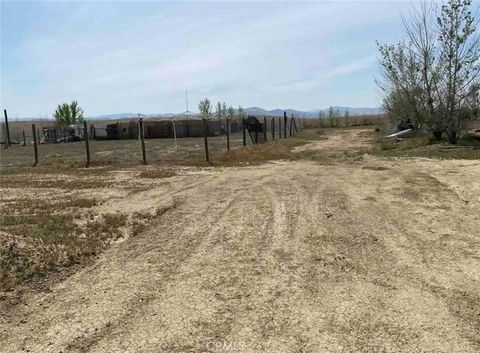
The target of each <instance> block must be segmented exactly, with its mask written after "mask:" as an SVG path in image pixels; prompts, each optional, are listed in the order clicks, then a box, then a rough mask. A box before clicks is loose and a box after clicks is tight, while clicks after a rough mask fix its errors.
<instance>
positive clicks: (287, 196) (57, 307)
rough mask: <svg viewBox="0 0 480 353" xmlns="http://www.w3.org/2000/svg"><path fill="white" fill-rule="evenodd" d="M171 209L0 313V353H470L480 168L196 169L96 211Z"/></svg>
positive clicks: (478, 323) (478, 321)
mask: <svg viewBox="0 0 480 353" xmlns="http://www.w3.org/2000/svg"><path fill="white" fill-rule="evenodd" d="M318 146H321V144H318ZM318 146H317V147H316V148H321V147H318ZM309 148H311V146H310V147H309ZM122 178H125V179H128V178H129V174H128V173H124V174H122ZM172 204H175V207H173V208H171V209H170V210H169V211H167V212H166V213H164V214H163V215H161V216H159V217H158V218H157V219H155V220H154V222H153V223H152V226H151V227H149V229H148V230H147V231H145V232H143V233H141V234H140V235H138V236H136V237H132V238H129V239H127V240H126V241H124V242H121V243H119V244H116V245H114V246H112V247H111V248H110V249H109V250H108V251H106V252H105V253H104V254H103V255H102V256H101V257H100V259H99V260H98V261H97V262H96V263H95V264H94V265H93V266H89V267H86V268H84V269H82V270H81V271H79V272H77V273H76V274H74V275H72V276H71V277H69V278H68V279H66V280H65V281H63V282H62V283H60V284H57V285H55V286H54V287H53V288H51V291H49V292H47V293H36V294H31V295H29V296H27V298H25V301H24V302H22V303H20V304H18V305H17V306H15V307H13V308H11V309H10V310H8V311H7V312H6V313H3V315H2V316H1V319H0V320H1V321H0V347H2V348H1V350H2V351H4V352H23V351H25V352H26V351H28V352H239V353H243V352H248V353H253V352H255V353H256V352H269V353H270V352H271V353H280V352H289V353H290V352H479V351H480V235H479V234H480V161H435V160H421V159H410V160H406V159H403V160H400V159H399V160H386V159H379V158H374V157H369V156H365V158H364V160H363V161H359V162H356V163H339V164H337V165H322V164H319V163H316V162H308V161H296V162H276V163H271V164H266V165H263V166H259V167H248V168H226V169H211V170H204V171H200V172H189V173H185V174H183V175H180V176H175V177H171V178H167V179H164V181H162V183H156V184H155V185H152V187H151V188H150V189H149V190H145V191H144V192H141V193H138V194H136V196H135V198H131V199H117V200H114V201H112V202H111V203H110V204H107V205H102V207H113V208H119V209H123V210H124V211H125V210H127V211H128V210H130V211H135V210H136V209H138V208H148V207H159V206H162V205H165V206H168V205H172Z"/></svg>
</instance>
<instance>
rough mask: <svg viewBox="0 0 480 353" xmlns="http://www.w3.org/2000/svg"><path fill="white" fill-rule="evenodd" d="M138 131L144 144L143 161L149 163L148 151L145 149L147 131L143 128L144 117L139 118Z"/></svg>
mask: <svg viewBox="0 0 480 353" xmlns="http://www.w3.org/2000/svg"><path fill="white" fill-rule="evenodd" d="M138 130H139V131H138V132H139V135H140V142H141V145H142V163H143V164H145V165H146V164H147V153H146V151H145V133H144V130H143V118H140V119H138Z"/></svg>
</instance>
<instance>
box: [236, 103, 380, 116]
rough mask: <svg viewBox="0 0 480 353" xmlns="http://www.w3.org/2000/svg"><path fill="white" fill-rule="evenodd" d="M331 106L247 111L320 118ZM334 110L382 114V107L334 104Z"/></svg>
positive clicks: (256, 113)
mask: <svg viewBox="0 0 480 353" xmlns="http://www.w3.org/2000/svg"><path fill="white" fill-rule="evenodd" d="M329 109H330V108H325V109H313V110H308V111H302V110H295V109H273V110H265V109H262V108H258V107H251V108H245V109H244V110H245V112H247V113H248V114H252V115H274V116H279V115H283V112H284V111H285V112H287V115H288V116H290V115H292V114H293V115H294V116H297V117H305V118H318V113H319V112H322V113H323V116H326V115H327V113H328V111H329ZM332 109H333V111H334V112H335V113H336V114H337V115H345V112H347V111H348V113H349V114H350V115H377V114H382V113H383V110H382V108H353V107H340V106H333V107H332Z"/></svg>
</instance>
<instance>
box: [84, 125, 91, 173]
mask: <svg viewBox="0 0 480 353" xmlns="http://www.w3.org/2000/svg"><path fill="white" fill-rule="evenodd" d="M83 137H84V138H85V151H86V152H87V164H85V167H86V168H88V167H89V166H90V145H89V144H88V127H87V121H86V120H84V121H83Z"/></svg>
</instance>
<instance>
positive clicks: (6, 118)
mask: <svg viewBox="0 0 480 353" xmlns="http://www.w3.org/2000/svg"><path fill="white" fill-rule="evenodd" d="M3 115H5V132H6V135H5V147H7V148H8V147H10V143H11V141H10V128H9V127H8V115H7V109H3Z"/></svg>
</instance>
